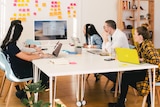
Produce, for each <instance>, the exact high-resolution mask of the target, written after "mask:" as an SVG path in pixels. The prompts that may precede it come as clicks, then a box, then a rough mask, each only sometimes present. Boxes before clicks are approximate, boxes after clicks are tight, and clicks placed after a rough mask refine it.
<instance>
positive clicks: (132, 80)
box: [108, 26, 160, 107]
mask: <svg viewBox="0 0 160 107" xmlns="http://www.w3.org/2000/svg"><path fill="white" fill-rule="evenodd" d="M134 41H135V42H137V43H138V46H137V51H138V55H139V60H140V62H145V63H150V64H155V65H158V67H159V68H160V57H159V53H158V51H157V50H156V49H155V48H154V45H153V43H152V41H151V40H150V34H149V31H148V29H147V28H146V27H144V26H141V27H137V28H136V29H135V33H134ZM159 74H160V72H159V70H157V71H156V81H160V75H159ZM148 78H149V77H148V72H147V69H143V70H134V71H128V72H127V71H126V72H124V73H123V74H122V82H121V93H120V97H119V99H118V101H117V103H109V104H108V105H109V107H125V104H124V102H125V98H126V95H127V92H128V87H129V85H130V86H132V87H134V88H135V89H139V90H138V92H139V94H140V95H142V94H145V93H141V90H142V89H143V88H142V87H140V86H139V84H140V83H143V81H145V80H147V81H148ZM148 85H149V84H147V85H146V87H147V86H148ZM143 92H145V91H143ZM146 94H147V93H146ZM147 103H148V107H150V94H148V97H147Z"/></svg>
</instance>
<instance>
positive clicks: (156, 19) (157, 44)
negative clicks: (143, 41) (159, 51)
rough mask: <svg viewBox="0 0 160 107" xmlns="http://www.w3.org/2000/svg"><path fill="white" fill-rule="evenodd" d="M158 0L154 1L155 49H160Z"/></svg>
mask: <svg viewBox="0 0 160 107" xmlns="http://www.w3.org/2000/svg"><path fill="white" fill-rule="evenodd" d="M159 6H160V0H155V8H154V11H155V13H154V15H155V16H154V23H155V24H154V45H155V47H156V48H160V12H159Z"/></svg>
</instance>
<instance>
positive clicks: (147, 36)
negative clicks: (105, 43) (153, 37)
mask: <svg viewBox="0 0 160 107" xmlns="http://www.w3.org/2000/svg"><path fill="white" fill-rule="evenodd" d="M136 30H137V33H138V35H142V36H143V39H144V40H145V39H150V34H149V31H148V29H147V28H146V27H144V26H140V27H137V28H136Z"/></svg>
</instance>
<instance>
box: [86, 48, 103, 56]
mask: <svg viewBox="0 0 160 107" xmlns="http://www.w3.org/2000/svg"><path fill="white" fill-rule="evenodd" d="M87 52H89V53H92V54H97V55H100V54H101V53H102V50H100V49H93V50H87Z"/></svg>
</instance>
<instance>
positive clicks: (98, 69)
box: [32, 51, 158, 77]
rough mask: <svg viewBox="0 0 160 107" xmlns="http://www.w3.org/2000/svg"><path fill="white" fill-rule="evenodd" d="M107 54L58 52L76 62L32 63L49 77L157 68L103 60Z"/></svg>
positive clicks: (41, 60) (43, 61) (61, 56)
mask: <svg viewBox="0 0 160 107" xmlns="http://www.w3.org/2000/svg"><path fill="white" fill-rule="evenodd" d="M106 57H107V56H100V55H95V54H91V53H88V52H86V51H83V52H82V54H81V55H69V54H66V53H60V55H59V57H57V58H65V59H66V60H68V61H69V62H76V64H64V65H58V64H53V63H52V62H51V61H50V60H51V59H38V60H33V61H32V62H33V64H34V65H35V66H37V67H38V68H39V69H40V70H42V71H43V72H44V73H45V74H46V75H48V76H49V77H52V76H65V75H77V74H90V73H103V72H116V71H130V70H138V69H151V68H157V67H158V66H157V65H152V64H146V63H144V64H139V65H137V64H129V63H122V62H119V61H117V60H113V61H104V59H105V58H106Z"/></svg>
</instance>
